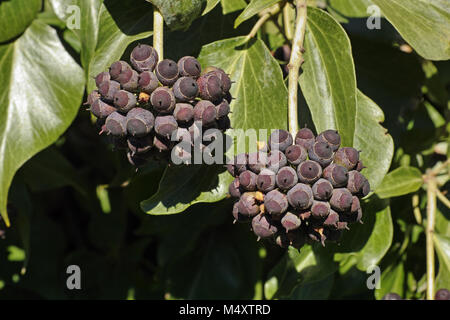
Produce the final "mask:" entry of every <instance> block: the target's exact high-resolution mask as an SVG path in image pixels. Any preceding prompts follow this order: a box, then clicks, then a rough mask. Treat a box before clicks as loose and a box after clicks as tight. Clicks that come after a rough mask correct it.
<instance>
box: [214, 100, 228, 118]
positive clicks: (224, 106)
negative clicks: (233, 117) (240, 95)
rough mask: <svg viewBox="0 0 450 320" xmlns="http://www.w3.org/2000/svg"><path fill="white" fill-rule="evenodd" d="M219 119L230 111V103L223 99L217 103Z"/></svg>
mask: <svg viewBox="0 0 450 320" xmlns="http://www.w3.org/2000/svg"><path fill="white" fill-rule="evenodd" d="M216 112H217V119H220V118H223V117H226V116H227V115H228V114H229V113H230V104H229V103H228V101H227V100H225V99H223V100H222V102H221V103H219V104H218V105H216Z"/></svg>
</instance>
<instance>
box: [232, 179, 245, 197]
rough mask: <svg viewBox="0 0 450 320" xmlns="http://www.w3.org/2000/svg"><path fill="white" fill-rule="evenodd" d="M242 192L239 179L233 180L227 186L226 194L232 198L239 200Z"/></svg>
mask: <svg viewBox="0 0 450 320" xmlns="http://www.w3.org/2000/svg"><path fill="white" fill-rule="evenodd" d="M242 192H243V191H242V188H241V185H240V183H239V178H235V179H234V180H233V182H231V183H230V185H229V186H228V193H229V194H230V196H232V197H233V198H240V197H241V195H242Z"/></svg>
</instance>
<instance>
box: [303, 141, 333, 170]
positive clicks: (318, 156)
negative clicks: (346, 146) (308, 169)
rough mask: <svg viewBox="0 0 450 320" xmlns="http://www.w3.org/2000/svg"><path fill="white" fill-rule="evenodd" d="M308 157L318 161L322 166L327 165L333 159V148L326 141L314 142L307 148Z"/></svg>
mask: <svg viewBox="0 0 450 320" xmlns="http://www.w3.org/2000/svg"><path fill="white" fill-rule="evenodd" d="M308 155H309V159H311V160H313V161H316V162H318V163H319V164H320V165H321V166H322V167H326V166H328V165H329V164H330V163H331V161H333V150H332V149H331V147H330V145H329V144H328V143H326V142H314V144H313V145H312V146H311V148H310V149H309V150H308Z"/></svg>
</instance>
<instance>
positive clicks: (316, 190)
mask: <svg viewBox="0 0 450 320" xmlns="http://www.w3.org/2000/svg"><path fill="white" fill-rule="evenodd" d="M312 192H313V195H314V199H316V200H322V201H327V200H328V199H330V197H331V194H332V193H333V186H332V185H331V182H330V181H328V180H326V179H323V178H320V179H319V180H317V181H316V182H315V183H314V185H313V186H312Z"/></svg>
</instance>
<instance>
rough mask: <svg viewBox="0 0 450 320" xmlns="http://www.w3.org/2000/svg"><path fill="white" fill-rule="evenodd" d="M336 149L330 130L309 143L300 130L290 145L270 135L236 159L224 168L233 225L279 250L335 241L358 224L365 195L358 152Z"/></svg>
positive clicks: (281, 133)
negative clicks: (255, 149)
mask: <svg viewBox="0 0 450 320" xmlns="http://www.w3.org/2000/svg"><path fill="white" fill-rule="evenodd" d="M340 144H341V137H340V135H339V133H338V132H337V131H335V130H326V131H324V132H322V133H320V134H319V135H318V136H317V137H315V136H314V134H313V132H312V131H311V130H310V129H308V128H303V129H301V130H300V131H299V132H298V133H297V134H296V136H295V140H294V139H293V137H292V135H291V134H290V133H289V132H288V131H285V130H275V131H274V132H272V134H271V136H270V138H269V141H268V144H266V145H265V146H264V147H263V148H261V149H260V150H259V151H258V152H255V153H246V154H239V155H236V156H235V157H234V158H233V160H232V161H231V162H229V163H228V164H227V170H228V171H229V172H230V174H231V175H233V177H235V179H234V181H233V182H232V183H231V184H230V186H229V193H230V195H231V196H232V197H234V198H236V199H238V200H237V201H236V202H235V203H234V206H233V216H234V219H235V222H236V221H238V222H251V225H252V230H253V232H254V233H255V235H256V236H257V237H258V239H259V238H272V239H274V240H275V242H276V243H277V244H278V245H279V246H281V247H283V248H286V247H288V246H293V247H295V248H297V249H300V248H301V247H302V246H303V245H304V244H306V243H309V244H311V243H314V242H321V243H322V245H325V241H326V240H328V241H338V240H339V239H340V237H341V233H342V231H343V230H344V229H348V224H350V223H353V222H361V218H362V209H361V205H360V198H362V197H365V196H366V195H367V194H368V193H369V192H370V185H369V181H368V180H367V179H366V178H365V177H364V175H363V174H361V172H360V171H361V170H362V169H363V168H364V166H363V164H362V161H361V160H360V159H359V151H357V150H356V149H354V148H351V147H343V148H340Z"/></svg>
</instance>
